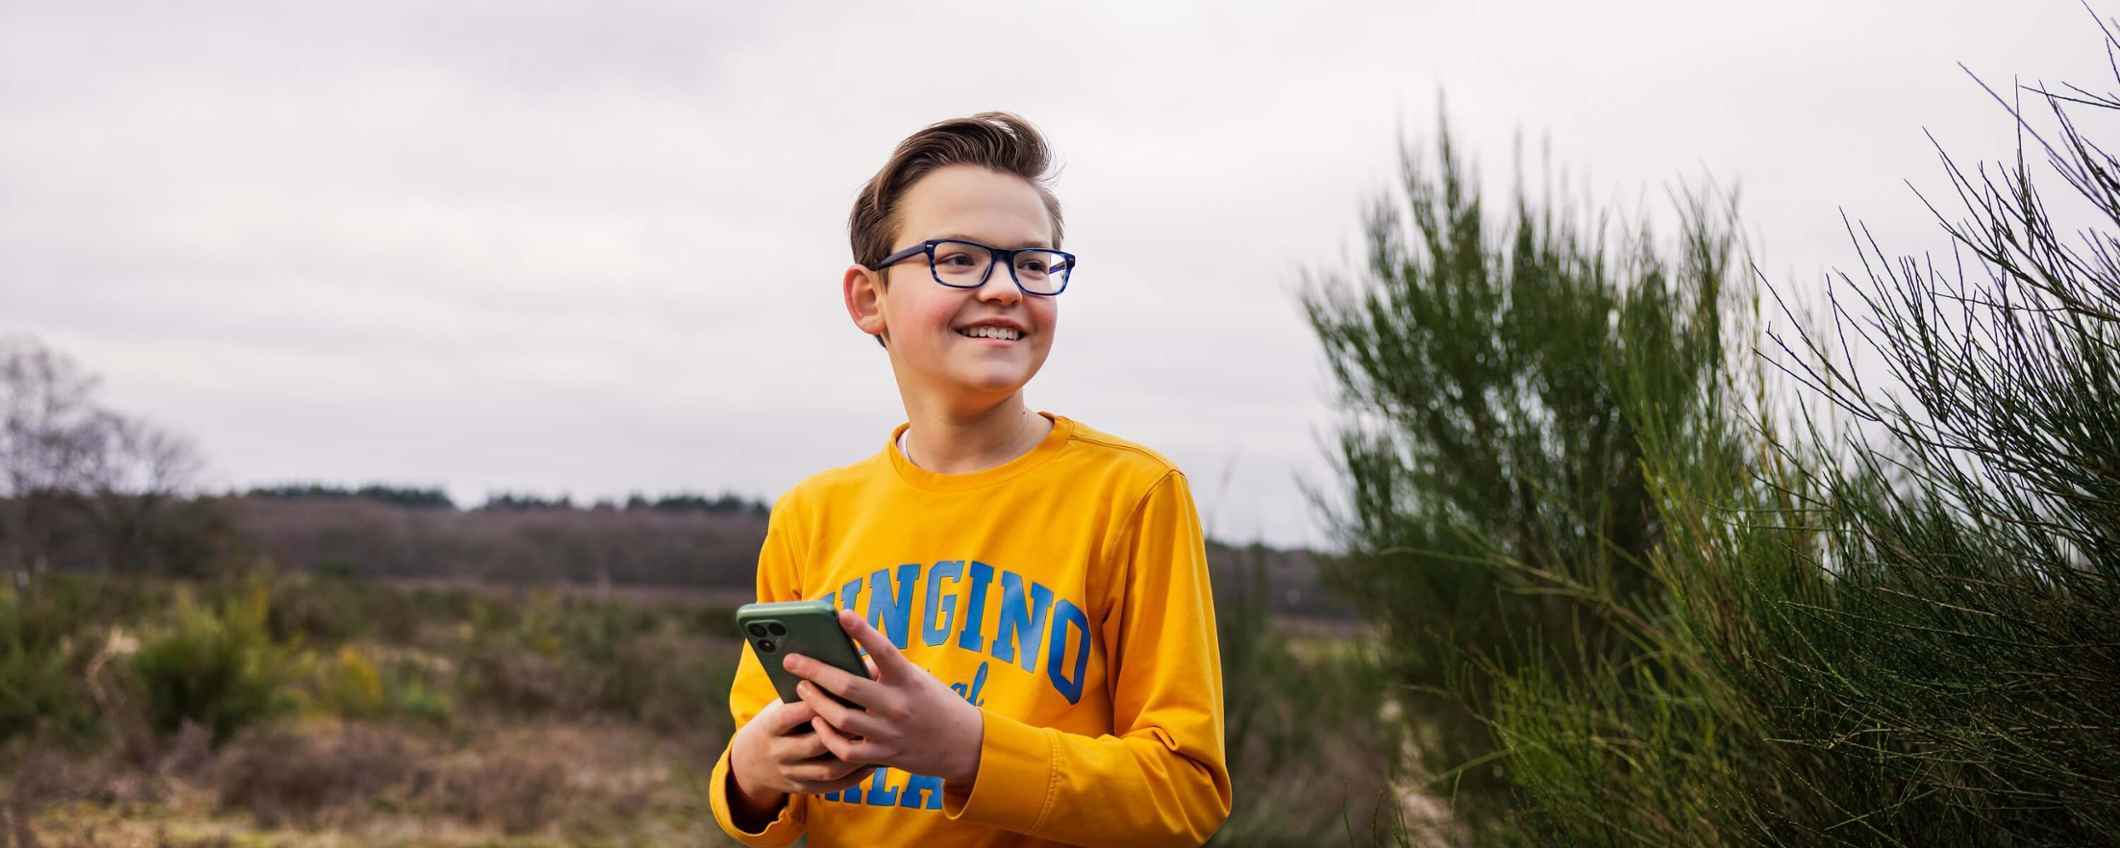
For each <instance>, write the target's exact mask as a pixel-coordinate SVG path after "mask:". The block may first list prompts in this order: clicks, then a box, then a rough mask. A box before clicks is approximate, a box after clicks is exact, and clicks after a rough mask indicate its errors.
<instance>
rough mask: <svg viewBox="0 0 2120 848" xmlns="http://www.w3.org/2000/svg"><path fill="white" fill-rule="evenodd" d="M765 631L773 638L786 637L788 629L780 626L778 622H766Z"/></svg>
mask: <svg viewBox="0 0 2120 848" xmlns="http://www.w3.org/2000/svg"><path fill="white" fill-rule="evenodd" d="M766 630H768V631H770V632H771V633H772V634H773V635H775V636H786V635H788V629H787V628H785V627H782V626H780V622H778V621H769V622H766Z"/></svg>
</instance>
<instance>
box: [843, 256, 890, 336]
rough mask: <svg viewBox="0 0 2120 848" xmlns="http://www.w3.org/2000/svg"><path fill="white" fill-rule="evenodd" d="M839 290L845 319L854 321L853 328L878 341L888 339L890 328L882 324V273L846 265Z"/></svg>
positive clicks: (859, 266)
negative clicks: (844, 299) (845, 306)
mask: <svg viewBox="0 0 2120 848" xmlns="http://www.w3.org/2000/svg"><path fill="white" fill-rule="evenodd" d="M840 288H841V289H842V291H843V293H844V294H845V296H846V302H847V317H849V318H852V319H854V326H855V327H856V328H859V329H860V330H861V331H862V332H864V333H867V334H869V335H871V336H876V337H878V338H879V339H888V338H890V328H889V327H886V326H885V325H884V323H883V292H884V288H885V286H884V282H883V272H881V271H872V270H869V269H868V268H866V267H864V266H861V265H848V266H847V270H846V274H845V275H844V276H843V278H842V279H841V281H840Z"/></svg>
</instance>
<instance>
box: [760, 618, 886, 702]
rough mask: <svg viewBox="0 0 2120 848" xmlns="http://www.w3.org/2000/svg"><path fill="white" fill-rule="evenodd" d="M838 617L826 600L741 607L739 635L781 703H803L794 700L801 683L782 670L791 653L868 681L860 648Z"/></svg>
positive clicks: (797, 678)
mask: <svg viewBox="0 0 2120 848" xmlns="http://www.w3.org/2000/svg"><path fill="white" fill-rule="evenodd" d="M838 616H839V614H838V612H837V611H835V610H834V609H833V608H832V605H831V604H830V603H829V602H826V601H775V602H773V603H765V604H744V605H743V606H741V607H737V608H736V632H737V633H738V634H740V635H741V636H742V638H743V640H744V641H745V642H748V643H750V645H751V651H752V652H753V653H754V654H755V655H756V656H757V657H758V664H759V665H762V666H765V669H766V677H769V678H771V679H772V680H773V689H774V691H777V692H779V693H780V699H781V700H782V701H786V702H788V703H790V704H792V703H795V702H796V701H800V700H802V699H801V698H799V697H797V696H796V695H795V683H796V682H797V681H800V680H801V679H802V678H800V677H796V676H795V675H794V674H793V673H792V672H789V671H788V670H787V669H784V668H781V667H780V659H781V657H785V656H787V655H788V654H801V655H803V656H806V657H809V658H811V659H815V660H818V661H820V662H823V663H825V664H827V665H831V666H833V667H836V668H838V669H840V670H842V671H845V672H847V673H848V674H852V675H854V676H856V677H864V678H865V677H868V676H869V669H868V666H866V665H863V664H862V662H861V652H860V651H859V650H856V649H855V647H854V639H853V637H850V636H848V635H847V632H846V631H845V630H843V629H841V628H840V626H839V617H838ZM825 694H827V695H830V694H831V693H830V692H826V693H825ZM834 697H835V698H836V697H837V696H834ZM840 700H841V703H845V701H844V699H840Z"/></svg>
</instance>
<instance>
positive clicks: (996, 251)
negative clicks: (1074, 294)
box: [869, 239, 1075, 297]
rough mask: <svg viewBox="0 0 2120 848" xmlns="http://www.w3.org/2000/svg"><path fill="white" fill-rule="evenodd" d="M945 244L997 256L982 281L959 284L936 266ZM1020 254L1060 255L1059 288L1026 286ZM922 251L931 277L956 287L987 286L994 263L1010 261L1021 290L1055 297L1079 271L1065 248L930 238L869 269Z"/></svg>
mask: <svg viewBox="0 0 2120 848" xmlns="http://www.w3.org/2000/svg"><path fill="white" fill-rule="evenodd" d="M945 244H961V245H966V246H969V247H976V248H978V249H980V250H984V251H986V252H988V253H991V254H993V259H992V260H991V261H989V262H987V265H986V273H984V274H981V275H979V282H976V283H970V284H959V283H951V282H945V281H944V280H943V279H942V272H941V271H939V270H937V269H936V268H935V248H936V247H937V246H939V245H945ZM1019 253H1050V254H1053V255H1055V256H1058V257H1060V262H1059V263H1058V264H1056V265H1055V266H1054V267H1053V270H1052V271H1051V273H1054V274H1058V275H1060V287H1059V288H1057V289H1053V290H1052V291H1049V292H1040V291H1031V290H1030V289H1029V288H1027V287H1025V286H1024V285H1023V279H1022V278H1021V277H1018V276H1016V254H1019ZM922 254H926V255H927V264H928V276H930V277H934V278H935V282H937V283H941V284H942V285H945V286H949V287H950V288H953V289H976V288H978V287H980V286H983V285H986V281H987V280H988V279H991V278H992V277H993V276H994V266H996V265H1003V264H1006V265H1007V266H1008V278H1009V281H1010V282H1013V283H1015V284H1016V289H1017V290H1018V291H1021V292H1023V293H1024V294H1027V295H1032V296H1035V297H1053V296H1055V295H1058V294H1059V293H1061V292H1064V291H1067V283H1068V278H1070V277H1072V276H1074V271H1075V255H1074V254H1072V253H1069V252H1067V251H1065V250H1054V249H1052V248H1050V247H1024V248H1017V249H1015V250H1009V249H1006V248H1000V247H991V246H988V245H984V244H980V243H978V242H976V241H966V240H964V239H928V240H927V241H923V242H921V243H919V244H915V245H911V246H908V247H907V248H906V249H904V250H901V251H898V252H897V253H893V254H891V255H889V256H886V257H884V258H883V259H882V261H879V262H877V263H876V264H874V265H871V266H869V270H871V271H881V270H883V269H885V268H888V267H890V266H892V265H896V264H898V263H900V262H904V261H905V260H907V259H911V258H913V257H915V256H920V255H922Z"/></svg>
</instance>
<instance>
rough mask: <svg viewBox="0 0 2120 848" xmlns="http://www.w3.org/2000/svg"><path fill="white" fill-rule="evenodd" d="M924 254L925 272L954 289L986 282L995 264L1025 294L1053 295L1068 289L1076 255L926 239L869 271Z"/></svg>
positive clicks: (1063, 252) (967, 287) (893, 255)
mask: <svg viewBox="0 0 2120 848" xmlns="http://www.w3.org/2000/svg"><path fill="white" fill-rule="evenodd" d="M923 253H925V254H927V260H928V273H929V274H932V275H934V277H935V282H938V283H941V284H943V285H945V286H949V287H951V288H957V289H976V288H978V287H980V286H983V285H986V278H988V277H990V276H993V274H994V266H995V265H1000V264H1006V265H1007V266H1008V274H1009V277H1010V278H1011V279H1013V280H1015V281H1016V287H1017V288H1020V289H1022V290H1023V293H1024V294H1035V295H1039V296H1041V297H1052V296H1053V295H1056V294H1059V293H1060V292H1061V291H1062V290H1064V289H1066V288H1067V277H1068V274H1069V273H1070V272H1072V271H1074V270H1075V255H1074V254H1072V253H1069V252H1067V251H1064V250H1051V249H1048V248H1043V247H1026V248H1020V249H1017V250H1003V249H1002V248H998V247H988V246H986V245H983V244H980V243H978V242H976V241H962V240H959V239H928V240H927V241H924V242H921V243H919V244H916V245H913V246H911V247H908V248H906V249H904V250H901V251H898V252H897V253H893V254H891V255H889V256H886V257H884V258H883V261H881V262H878V263H876V264H875V265H872V266H870V270H875V271H881V270H883V269H885V268H888V267H890V266H892V265H895V264H898V263H900V262H904V261H905V260H907V259H911V258H913V257H915V256H918V255H920V254H923Z"/></svg>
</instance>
